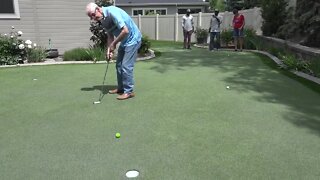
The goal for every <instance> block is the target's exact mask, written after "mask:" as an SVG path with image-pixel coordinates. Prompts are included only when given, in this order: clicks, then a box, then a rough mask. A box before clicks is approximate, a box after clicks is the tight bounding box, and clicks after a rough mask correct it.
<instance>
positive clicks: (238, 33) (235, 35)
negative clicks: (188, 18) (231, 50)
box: [233, 28, 243, 37]
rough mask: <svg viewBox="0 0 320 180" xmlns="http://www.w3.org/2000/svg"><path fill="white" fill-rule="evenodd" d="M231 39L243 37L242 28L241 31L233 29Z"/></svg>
mask: <svg viewBox="0 0 320 180" xmlns="http://www.w3.org/2000/svg"><path fill="white" fill-rule="evenodd" d="M233 37H243V28H242V29H236V28H234V29H233Z"/></svg>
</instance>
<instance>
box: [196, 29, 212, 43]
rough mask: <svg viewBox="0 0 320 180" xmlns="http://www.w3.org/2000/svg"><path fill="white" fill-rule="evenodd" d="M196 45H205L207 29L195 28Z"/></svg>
mask: <svg viewBox="0 0 320 180" xmlns="http://www.w3.org/2000/svg"><path fill="white" fill-rule="evenodd" d="M194 33H195V36H196V39H197V43H198V44H204V43H207V38H208V35H209V29H204V28H201V27H197V28H196V30H195V31H194Z"/></svg>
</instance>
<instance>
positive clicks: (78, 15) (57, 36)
mask: <svg viewBox="0 0 320 180" xmlns="http://www.w3.org/2000/svg"><path fill="white" fill-rule="evenodd" d="M87 3H88V1H87V0H72V1H60V0H19V9H20V17H21V18H20V19H16V20H7V19H6V20H3V19H0V33H1V34H3V33H9V32H10V30H11V26H14V27H15V29H16V30H20V31H22V32H23V36H22V39H24V40H27V39H30V40H31V41H32V42H35V43H37V44H38V45H40V46H43V47H45V48H49V38H50V39H51V43H52V48H57V49H58V50H59V52H60V53H63V52H64V51H66V50H69V49H72V48H75V47H87V46H88V44H89V43H90V40H89V38H90V36H91V32H90V31H89V19H88V17H87V16H86V14H85V6H86V4H87Z"/></svg>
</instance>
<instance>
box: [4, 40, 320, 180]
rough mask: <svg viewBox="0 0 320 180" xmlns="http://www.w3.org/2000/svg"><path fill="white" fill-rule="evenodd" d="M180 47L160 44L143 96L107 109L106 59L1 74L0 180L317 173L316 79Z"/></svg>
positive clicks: (142, 73)
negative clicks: (131, 174)
mask: <svg viewBox="0 0 320 180" xmlns="http://www.w3.org/2000/svg"><path fill="white" fill-rule="evenodd" d="M181 47H182V46H181V44H178V45H177V44H172V43H159V42H155V43H154V47H153V49H156V50H157V51H159V52H161V56H160V57H159V58H156V59H154V60H151V61H145V62H137V63H136V66H135V82H136V87H135V92H136V95H137V96H136V97H135V98H133V99H129V100H125V101H118V100H116V95H109V94H106V95H105V96H104V97H103V99H102V102H101V104H99V105H93V104H92V103H93V102H94V101H96V100H97V99H98V97H99V93H100V90H101V89H102V87H101V83H102V80H103V75H104V71H105V67H106V66H105V65H104V64H92V65H54V66H41V67H20V68H7V69H0V82H1V88H0V102H1V106H0V114H1V116H0V147H1V148H0V179H125V173H126V171H127V170H131V169H136V170H138V171H140V176H139V178H137V179H166V180H167V179H175V180H176V179H319V177H320V171H319V169H320V103H319V102H320V90H319V88H320V87H319V85H315V84H312V83H310V82H307V81H305V80H302V79H301V78H296V77H294V76H293V75H291V74H289V73H286V72H284V71H282V70H278V69H276V68H275V67H274V65H273V63H272V62H271V60H269V59H268V58H266V57H264V56H261V55H256V54H253V53H248V52H242V53H240V52H238V53H235V52H226V51H220V52H213V53H211V52H208V51H207V50H205V49H195V48H193V50H191V51H189V50H182V49H181ZM228 55H229V56H228ZM34 78H36V79H38V80H37V81H34V80H33V79H34ZM115 82H116V76H115V69H114V64H111V65H110V67H109V72H108V75H107V82H106V84H107V85H106V86H105V87H104V88H105V89H112V88H114V87H115V85H116V84H115ZM226 86H230V89H229V90H228V89H226ZM117 132H119V133H121V138H115V133H117Z"/></svg>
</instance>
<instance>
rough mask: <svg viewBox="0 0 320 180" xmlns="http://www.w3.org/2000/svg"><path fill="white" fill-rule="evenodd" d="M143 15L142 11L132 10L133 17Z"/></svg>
mask: <svg viewBox="0 0 320 180" xmlns="http://www.w3.org/2000/svg"><path fill="white" fill-rule="evenodd" d="M139 14H140V15H143V10H133V15H134V16H138V15H139Z"/></svg>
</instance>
